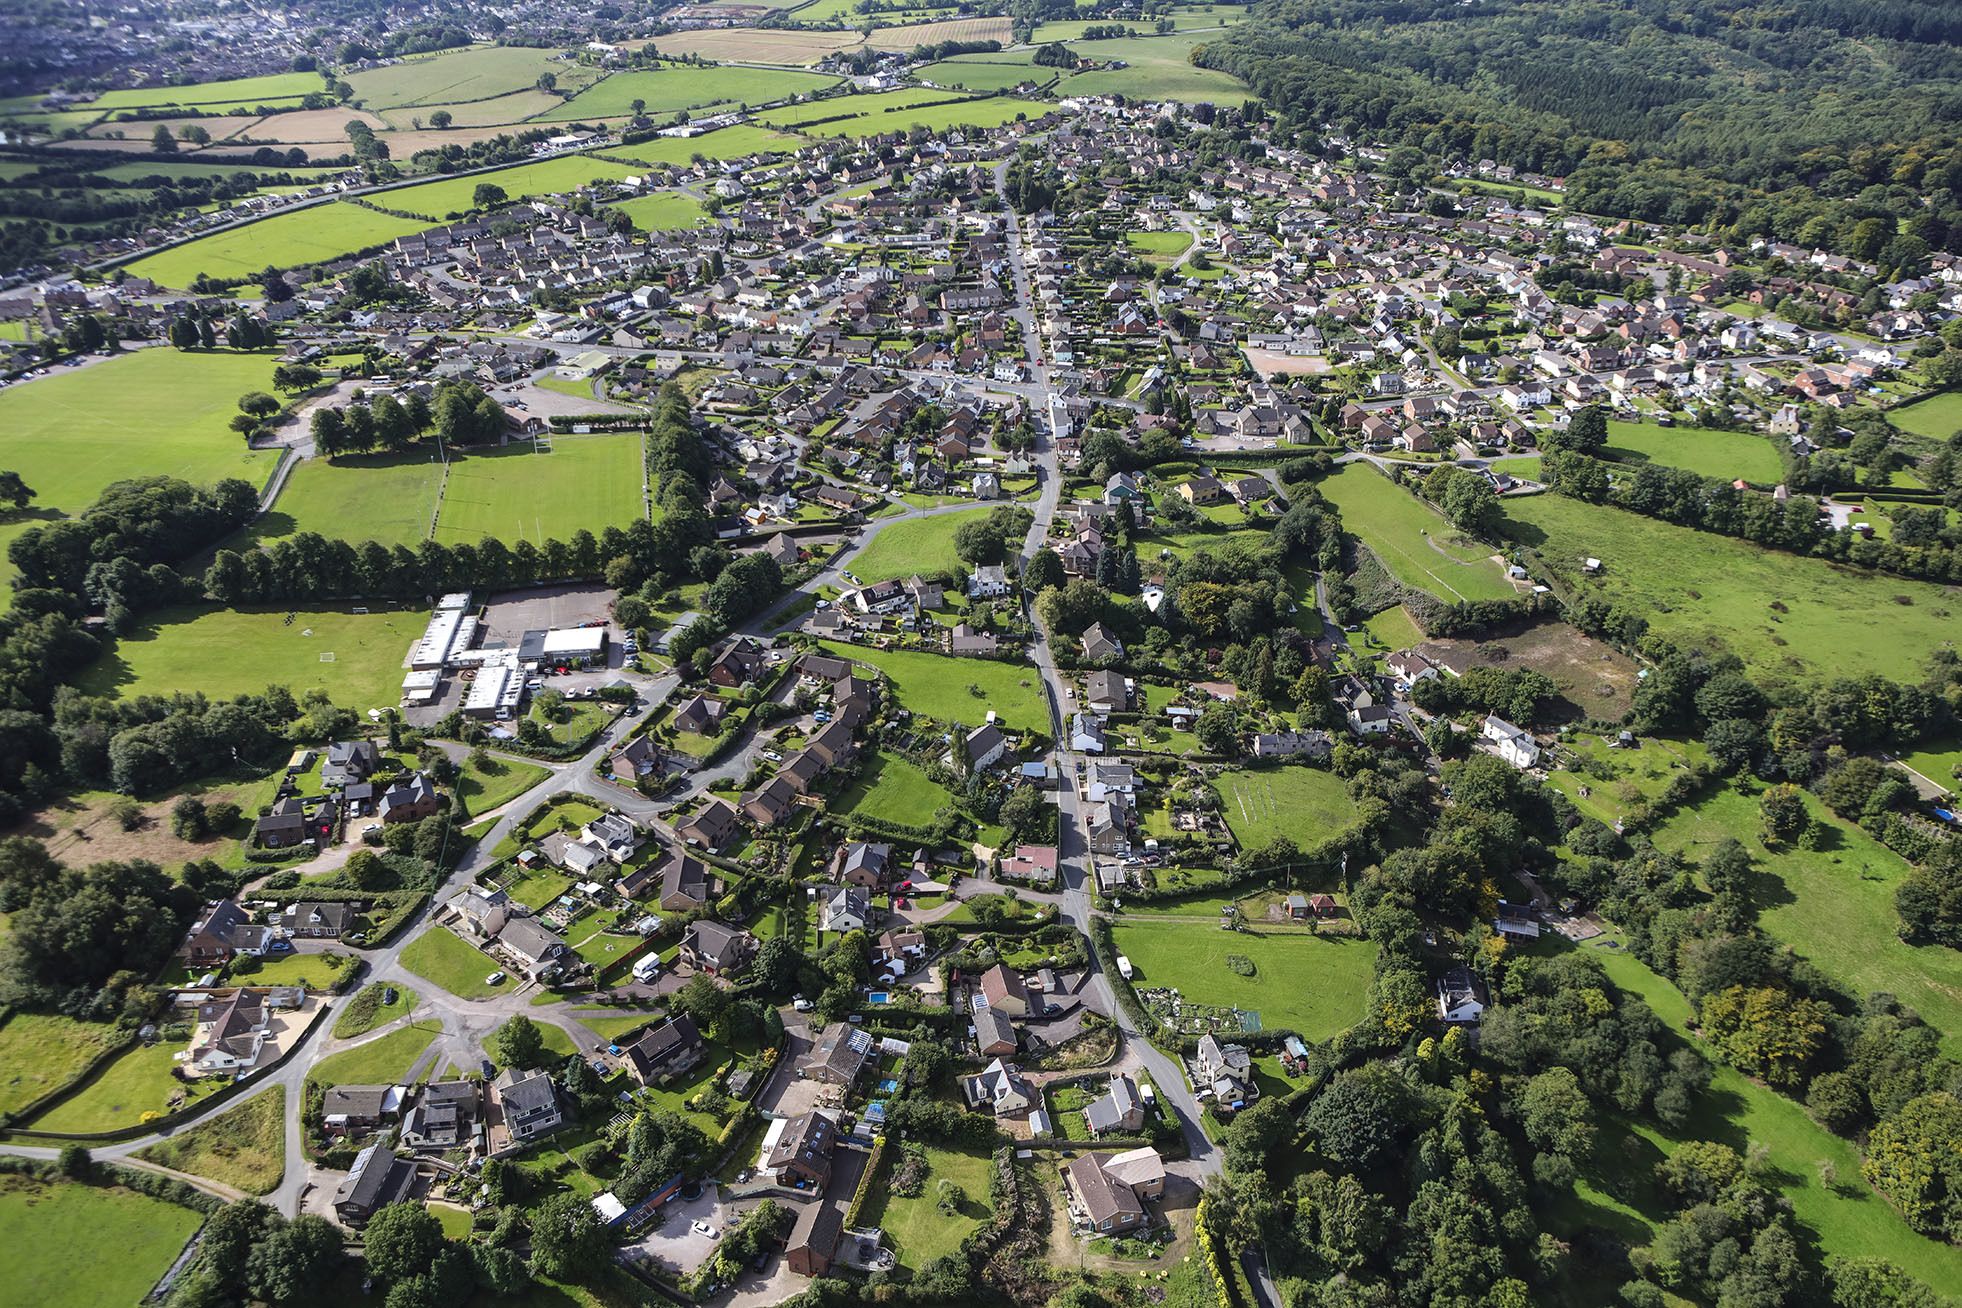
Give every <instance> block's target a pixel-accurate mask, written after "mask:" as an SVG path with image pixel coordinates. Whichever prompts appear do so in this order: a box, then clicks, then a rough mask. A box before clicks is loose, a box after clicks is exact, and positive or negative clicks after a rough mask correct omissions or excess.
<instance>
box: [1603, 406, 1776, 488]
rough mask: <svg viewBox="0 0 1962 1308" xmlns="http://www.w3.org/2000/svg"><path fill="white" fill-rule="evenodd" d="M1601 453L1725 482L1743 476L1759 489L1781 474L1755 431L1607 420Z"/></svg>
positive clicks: (1773, 452) (1772, 453)
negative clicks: (1603, 447)
mask: <svg viewBox="0 0 1962 1308" xmlns="http://www.w3.org/2000/svg"><path fill="white" fill-rule="evenodd" d="M1603 453H1604V454H1606V455H1607V456H1608V457H1609V458H1612V459H1619V460H1621V461H1622V462H1624V463H1660V464H1664V465H1666V466H1668V467H1671V468H1684V469H1687V470H1688V471H1690V472H1694V473H1696V474H1698V475H1699V476H1703V477H1716V478H1719V479H1721V480H1724V481H1730V480H1733V479H1735V478H1738V477H1742V478H1743V479H1744V480H1746V481H1749V482H1755V483H1757V484H1758V485H1761V486H1773V485H1776V484H1777V483H1778V481H1779V480H1780V478H1781V477H1782V476H1783V475H1784V465H1783V464H1782V463H1780V462H1779V459H1778V450H1777V448H1776V447H1775V446H1773V445H1772V443H1771V442H1770V441H1769V440H1767V439H1765V438H1764V437H1763V436H1760V435H1758V434H1757V433H1755V432H1745V431H1716V430H1714V429H1712V428H1709V427H1658V426H1656V425H1655V424H1654V423H1650V422H1620V421H1616V420H1611V421H1610V422H1609V423H1608V447H1607V449H1606V450H1604V451H1603Z"/></svg>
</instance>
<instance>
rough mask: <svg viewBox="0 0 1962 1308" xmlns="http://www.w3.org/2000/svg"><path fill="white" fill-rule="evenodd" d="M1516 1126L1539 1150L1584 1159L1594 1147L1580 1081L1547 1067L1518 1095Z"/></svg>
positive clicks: (1560, 1069)
mask: <svg viewBox="0 0 1962 1308" xmlns="http://www.w3.org/2000/svg"><path fill="white" fill-rule="evenodd" d="M1519 1124H1520V1126H1521V1127H1522V1128H1523V1129H1524V1130H1525V1132H1526V1138H1527V1139H1528V1140H1531V1141H1532V1142H1533V1143H1534V1144H1536V1145H1538V1146H1539V1147H1540V1148H1542V1149H1548V1150H1552V1151H1553V1152H1554V1153H1558V1154H1565V1155H1566V1156H1567V1157H1569V1158H1584V1157H1586V1155H1587V1153H1588V1151H1589V1150H1590V1149H1592V1148H1593V1147H1594V1106H1593V1104H1591V1103H1589V1102H1588V1098H1587V1092H1586V1091H1584V1090H1582V1089H1581V1084H1580V1078H1578V1077H1576V1076H1575V1075H1574V1074H1573V1073H1572V1072H1571V1071H1569V1070H1568V1069H1567V1068H1564V1067H1551V1068H1548V1069H1547V1070H1546V1071H1544V1072H1541V1073H1540V1074H1539V1075H1538V1076H1536V1077H1534V1078H1532V1079H1531V1080H1529V1081H1528V1082H1527V1083H1526V1088H1525V1090H1524V1091H1522V1092H1521V1094H1520V1096H1519Z"/></svg>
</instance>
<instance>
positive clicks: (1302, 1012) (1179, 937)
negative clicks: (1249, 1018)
mask: <svg viewBox="0 0 1962 1308" xmlns="http://www.w3.org/2000/svg"><path fill="white" fill-rule="evenodd" d="M1114 935H1115V937H1116V940H1117V952H1118V953H1120V954H1123V955H1124V956H1125V957H1126V958H1128V959H1130V960H1131V965H1132V966H1133V967H1134V968H1135V969H1136V970H1137V984H1138V985H1140V986H1148V987H1157V986H1175V987H1177V989H1178V991H1179V993H1180V995H1182V996H1183V997H1184V998H1185V999H1187V1000H1189V1001H1191V1002H1193V1003H1199V1004H1213V1005H1218V1006H1220V1007H1226V1006H1232V1007H1235V1008H1240V1009H1243V1010H1246V1011H1248V1012H1255V1013H1258V1014H1260V1022H1261V1025H1262V1026H1263V1027H1265V1028H1269V1029H1285V1030H1289V1031H1295V1032H1298V1033H1299V1034H1300V1035H1301V1037H1302V1039H1304V1040H1311V1041H1312V1040H1325V1039H1327V1038H1328V1037H1330V1036H1333V1035H1335V1034H1336V1033H1338V1032H1340V1031H1343V1030H1345V1029H1347V1028H1348V1026H1349V1025H1350V1024H1351V1023H1353V1022H1355V1021H1356V1019H1358V1018H1359V1017H1361V1016H1362V1012H1363V1000H1364V997H1365V996H1366V995H1367V994H1368V992H1369V981H1370V977H1371V975H1372V973H1373V970H1374V968H1375V966H1376V946H1375V945H1373V944H1371V943H1370V942H1368V941H1367V940H1336V939H1332V938H1325V937H1318V936H1311V935H1307V934H1290V935H1281V934H1274V935H1259V934H1256V933H1252V932H1246V931H1222V930H1220V929H1219V928H1218V927H1212V926H1204V925H1201V924H1197V923H1192V922H1177V921H1165V920H1157V919H1151V918H1131V917H1122V918H1119V919H1118V920H1117V922H1116V924H1115V926H1114ZM1228 954H1238V955H1241V956H1242V957H1245V958H1247V959H1249V960H1251V961H1252V963H1253V965H1254V974H1253V975H1252V976H1242V975H1240V974H1239V973H1238V972H1235V971H1234V970H1233V969H1232V968H1231V967H1229V966H1228V965H1227V955H1228Z"/></svg>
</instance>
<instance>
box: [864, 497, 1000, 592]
mask: <svg viewBox="0 0 1962 1308" xmlns="http://www.w3.org/2000/svg"><path fill="white" fill-rule="evenodd" d="M990 512H992V510H990V509H975V510H973V511H972V512H968V513H936V514H934V515H933V516H932V517H927V518H908V519H906V520H905V521H903V522H895V523H892V524H891V525H890V526H885V527H880V528H879V529H878V533H877V534H876V535H874V536H873V537H872V540H871V542H870V543H869V544H868V545H866V547H865V548H864V549H862V550H860V551H859V552H858V553H856V554H854V555H853V556H852V558H851V571H852V575H853V576H855V577H857V578H858V579H859V580H860V581H863V582H867V583H870V582H874V581H887V580H890V579H891V578H894V577H910V576H912V575H913V574H915V573H920V574H922V575H927V576H931V575H932V574H933V573H936V572H945V571H946V570H948V569H949V568H958V567H961V566H962V564H961V560H960V556H959V555H957V554H955V553H954V533H955V532H957V531H959V530H960V528H961V524H962V523H966V522H975V521H978V520H979V519H982V518H985V517H987V516H988V514H989V513H990Z"/></svg>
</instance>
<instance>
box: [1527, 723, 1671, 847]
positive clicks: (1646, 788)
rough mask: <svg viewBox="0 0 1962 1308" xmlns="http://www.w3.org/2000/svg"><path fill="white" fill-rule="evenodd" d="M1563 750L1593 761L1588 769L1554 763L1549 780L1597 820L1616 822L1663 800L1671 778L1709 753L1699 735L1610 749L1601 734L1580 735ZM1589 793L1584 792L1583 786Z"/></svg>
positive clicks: (1644, 740)
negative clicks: (1554, 766)
mask: <svg viewBox="0 0 1962 1308" xmlns="http://www.w3.org/2000/svg"><path fill="white" fill-rule="evenodd" d="M1560 747H1561V750H1562V751H1563V752H1564V753H1567V754H1573V755H1576V756H1578V758H1581V759H1587V760H1591V761H1592V763H1593V764H1594V769H1593V770H1589V771H1586V772H1582V771H1579V770H1569V769H1568V768H1565V767H1561V768H1554V769H1552V770H1551V771H1549V772H1548V773H1547V782H1548V784H1549V785H1551V786H1552V787H1553V788H1554V789H1555V790H1558V791H1559V792H1560V793H1561V794H1563V795H1565V796H1566V797H1567V798H1568V799H1570V800H1572V801H1573V803H1574V807H1575V808H1577V809H1579V810H1580V811H1581V812H1583V813H1585V814H1587V815H1588V816H1589V817H1591V818H1593V819H1595V820H1596V821H1597V822H1602V823H1605V824H1606V825H1608V826H1613V825H1614V824H1615V823H1616V822H1618V821H1620V820H1621V819H1623V818H1626V817H1628V816H1630V815H1631V814H1636V813H1639V812H1640V811H1641V810H1642V809H1645V808H1650V807H1653V806H1654V805H1656V804H1658V803H1660V802H1661V801H1662V792H1663V791H1665V790H1667V789H1668V788H1669V783H1670V782H1671V781H1674V780H1675V779H1676V778H1677V777H1678V776H1679V775H1681V774H1682V773H1683V772H1685V771H1686V770H1688V769H1689V768H1690V767H1691V766H1692V765H1695V764H1707V763H1708V762H1709V759H1710V752H1709V751H1708V750H1707V749H1705V748H1704V747H1703V745H1702V743H1701V742H1699V741H1694V740H1655V739H1651V738H1649V737H1647V736H1644V737H1641V738H1640V739H1639V740H1638V742H1637V748H1635V749H1619V748H1617V749H1610V748H1609V747H1608V743H1607V742H1606V741H1605V740H1603V739H1602V738H1601V737H1599V736H1595V735H1588V734H1576V735H1574V736H1571V737H1569V738H1567V739H1565V740H1563V741H1561V742H1560ZM1582 787H1586V788H1587V792H1588V793H1587V794H1585V795H1583V794H1581V793H1580V792H1581V788H1582Z"/></svg>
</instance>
